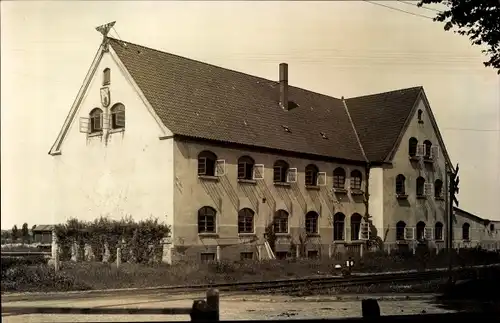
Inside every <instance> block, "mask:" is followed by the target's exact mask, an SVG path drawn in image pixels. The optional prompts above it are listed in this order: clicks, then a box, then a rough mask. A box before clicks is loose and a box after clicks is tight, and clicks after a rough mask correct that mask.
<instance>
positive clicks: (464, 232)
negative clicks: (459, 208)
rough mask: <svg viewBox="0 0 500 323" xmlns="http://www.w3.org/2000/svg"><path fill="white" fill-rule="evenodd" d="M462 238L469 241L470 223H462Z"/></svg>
mask: <svg viewBox="0 0 500 323" xmlns="http://www.w3.org/2000/svg"><path fill="white" fill-rule="evenodd" d="M462 240H466V241H469V240H470V224H469V223H464V224H463V225H462Z"/></svg>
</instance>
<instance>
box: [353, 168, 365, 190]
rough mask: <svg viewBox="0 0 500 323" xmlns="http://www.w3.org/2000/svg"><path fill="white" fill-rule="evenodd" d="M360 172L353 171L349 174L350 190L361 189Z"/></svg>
mask: <svg viewBox="0 0 500 323" xmlns="http://www.w3.org/2000/svg"><path fill="white" fill-rule="evenodd" d="M362 176H363V175H361V172H360V171H359V170H357V169H355V170H353V171H352V172H351V189H353V190H360V189H361V179H362Z"/></svg>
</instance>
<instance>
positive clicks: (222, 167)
mask: <svg viewBox="0 0 500 323" xmlns="http://www.w3.org/2000/svg"><path fill="white" fill-rule="evenodd" d="M224 175H226V161H225V160H224V159H218V160H217V161H216V162H215V176H224Z"/></svg>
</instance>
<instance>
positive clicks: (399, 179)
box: [396, 174, 406, 195]
mask: <svg viewBox="0 0 500 323" xmlns="http://www.w3.org/2000/svg"><path fill="white" fill-rule="evenodd" d="M405 181H406V178H405V176H404V175H402V174H399V175H398V176H396V194H397V195H405V194H406V187H405Z"/></svg>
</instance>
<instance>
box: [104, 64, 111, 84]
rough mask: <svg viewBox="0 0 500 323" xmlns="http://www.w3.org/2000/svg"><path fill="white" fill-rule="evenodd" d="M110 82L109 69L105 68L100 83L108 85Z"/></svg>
mask: <svg viewBox="0 0 500 323" xmlns="http://www.w3.org/2000/svg"><path fill="white" fill-rule="evenodd" d="M110 83H111V70H110V69H109V68H105V69H104V71H102V85H103V86H104V85H109V84H110Z"/></svg>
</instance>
